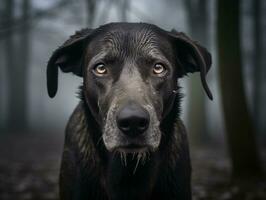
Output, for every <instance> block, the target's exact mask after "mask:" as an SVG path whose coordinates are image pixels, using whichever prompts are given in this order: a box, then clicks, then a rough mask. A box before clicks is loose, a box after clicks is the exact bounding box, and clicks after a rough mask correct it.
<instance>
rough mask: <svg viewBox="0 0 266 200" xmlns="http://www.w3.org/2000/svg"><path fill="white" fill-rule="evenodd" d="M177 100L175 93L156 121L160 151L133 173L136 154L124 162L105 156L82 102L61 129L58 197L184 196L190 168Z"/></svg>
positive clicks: (188, 194) (187, 196)
mask: <svg viewBox="0 0 266 200" xmlns="http://www.w3.org/2000/svg"><path fill="white" fill-rule="evenodd" d="M179 101H180V97H179V96H177V97H176V100H175V104H174V106H173V109H172V110H171V112H170V113H169V114H168V116H167V117H166V118H165V119H164V121H163V123H162V124H161V129H162V131H163V136H162V141H161V144H160V147H159V151H158V152H157V153H155V154H153V155H149V158H146V159H148V160H146V162H144V163H139V166H138V167H139V168H138V170H137V171H134V169H135V167H136V166H135V164H136V163H135V162H134V159H136V158H137V156H136V157H135V158H134V159H133V157H132V156H133V155H126V156H127V159H128V160H127V164H126V165H127V166H125V160H124V158H122V159H121V157H120V155H115V156H114V157H109V156H110V155H108V154H109V153H108V152H107V151H106V149H105V148H104V144H103V143H102V141H101V132H100V128H99V127H97V123H96V121H95V120H94V118H93V117H92V115H91V113H90V110H89V109H88V107H87V106H86V103H84V101H83V100H82V101H81V102H80V103H79V105H78V106H77V108H76V109H75V111H74V113H73V114H72V116H71V118H70V120H69V123H68V126H67V129H66V138H65V147H64V152H63V160H62V165H61V173H60V196H61V199H64V200H67V199H84V200H85V199H95V200H97V199H103V200H109V199H125V200H126V199H127V200H130V199H139V200H141V199H155V200H156V199H158V200H159V199H183V200H189V199H190V198H191V191H190V173H191V167H190V161H189V152H188V144H187V138H186V132H185V129H184V126H183V123H182V122H181V120H180V119H179V118H178V115H179V107H178V106H179ZM123 156H124V155H123ZM125 167H126V168H125ZM112 177H115V178H112ZM110 180H112V181H113V180H116V182H112V183H110V182H108V181H110ZM121 181H122V183H121ZM110 186H111V187H110ZM132 188H134V190H132ZM117 190H119V192H118V191H117ZM147 194H149V196H146V195H147ZM110 197H111V198H110Z"/></svg>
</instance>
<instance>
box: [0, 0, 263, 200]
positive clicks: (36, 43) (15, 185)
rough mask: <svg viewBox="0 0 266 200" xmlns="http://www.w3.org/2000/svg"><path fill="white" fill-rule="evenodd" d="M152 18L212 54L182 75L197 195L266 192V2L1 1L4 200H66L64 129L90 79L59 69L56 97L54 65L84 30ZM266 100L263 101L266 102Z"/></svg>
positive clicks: (0, 187) (0, 176) (0, 191)
mask: <svg viewBox="0 0 266 200" xmlns="http://www.w3.org/2000/svg"><path fill="white" fill-rule="evenodd" d="M119 21H127V22H147V23H152V24H156V25H158V26H160V27H161V28H164V29H167V30H171V29H172V28H175V29H176V30H178V31H183V32H185V33H187V34H188V35H189V36H191V37H192V38H193V39H195V40H197V41H199V42H200V43H201V44H202V45H204V46H205V47H207V48H208V49H209V51H210V52H211V54H212V57H213V65H212V68H211V70H210V72H209V73H208V76H207V78H208V83H209V86H210V88H211V90H212V93H213V96H214V100H213V101H210V100H209V99H208V98H207V96H206V95H205V93H204V91H203V88H202V86H201V82H200V79H199V74H197V73H196V74H193V75H192V74H191V75H189V76H188V77H185V78H183V79H182V80H181V83H180V84H181V86H182V92H183V93H184V98H183V105H182V116H181V117H182V119H183V120H184V121H185V124H186V127H187V129H188V131H189V140H190V143H191V154H192V167H193V185H192V186H193V198H194V199H215V200H217V199H223V200H226V199H228V200H231V199H239V200H245V199H247V200H251V199H256V200H258V199H259V200H260V199H261V200H262V199H266V181H265V179H264V171H265V168H266V150H265V144H266V123H265V122H266V121H265V118H266V106H265V102H266V78H265V77H266V67H265V66H266V56H265V55H266V54H265V53H266V34H265V33H266V32H265V31H266V1H264V0H242V1H241V0H234V1H230V0H209V1H208V0H156V1H154V0H134V1H133V0H46V1H42V0H1V2H0V199H1V200H6V199H12V200H13V199H34V200H38V199H41V200H44V199H51V200H55V199H58V189H57V183H58V173H59V165H60V156H61V152H62V146H63V140H64V128H65V125H66V123H67V120H68V118H69V116H70V115H71V112H72V111H73V109H74V108H75V106H76V105H77V103H78V101H79V99H78V98H77V88H78V86H79V85H80V84H81V82H82V80H81V79H80V78H78V77H75V76H74V75H72V74H63V73H61V74H60V75H59V91H58V93H57V96H56V97H55V98H54V99H50V98H49V97H48V95H47V89H46V76H45V75H46V64H47V61H48V59H49V57H50V56H51V54H52V52H53V51H54V50H55V49H56V48H57V47H58V46H59V45H61V44H62V43H63V42H64V41H65V40H66V39H67V38H68V37H69V36H70V35H71V34H73V33H74V32H75V31H76V30H79V29H81V28H84V27H92V28H96V27H98V26H99V25H102V24H105V23H108V22H119ZM263 102H264V103H263Z"/></svg>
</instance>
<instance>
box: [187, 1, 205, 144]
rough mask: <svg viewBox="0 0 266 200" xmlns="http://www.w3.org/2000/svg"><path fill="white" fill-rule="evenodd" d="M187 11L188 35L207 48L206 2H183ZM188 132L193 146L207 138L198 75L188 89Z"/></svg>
mask: <svg viewBox="0 0 266 200" xmlns="http://www.w3.org/2000/svg"><path fill="white" fill-rule="evenodd" d="M184 3H185V6H186V10H187V19H188V20H187V21H188V27H189V33H190V35H191V37H192V39H194V40H198V41H199V42H200V43H201V44H203V45H204V46H208V41H207V40H208V35H209V33H208V31H209V26H208V12H207V6H208V1H207V0H184ZM188 89H189V91H188V97H189V103H188V130H189V134H190V135H191V141H192V144H193V145H200V144H202V143H204V141H206V140H207V138H208V135H209V134H208V130H207V123H206V120H207V116H206V106H205V102H206V98H205V93H204V92H203V90H202V86H201V84H200V77H199V76H198V75H196V76H191V77H190V79H189V87H188Z"/></svg>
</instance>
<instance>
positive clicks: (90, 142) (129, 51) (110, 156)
mask: <svg viewBox="0 0 266 200" xmlns="http://www.w3.org/2000/svg"><path fill="white" fill-rule="evenodd" d="M113 30H115V31H117V32H116V34H117V33H121V35H120V34H118V36H108V34H111V35H112V33H113V32H112V31H113ZM128 30H129V31H130V32H128V33H130V34H125V33H126V32H127V31H128ZM143 30H144V31H143ZM134 34H135V35H137V36H136V38H135V39H136V40H139V41H138V42H137V43H135V45H136V44H137V45H140V44H141V45H143V46H141V47H139V48H140V49H142V50H143V51H146V50H145V48H146V49H147V48H148V47H149V48H155V49H156V48H157V49H160V51H162V52H163V54H162V55H164V56H165V57H166V58H167V59H168V61H169V62H170V64H171V71H172V72H174V74H172V75H171V79H165V80H164V81H162V83H160V84H158V83H156V87H158V88H157V89H156V91H157V93H156V96H152V94H150V93H149V89H148V90H147V91H146V92H145V94H144V95H142V96H141V98H143V99H144V100H143V99H142V100H140V102H142V103H146V102H145V98H148V97H147V96H152V98H151V99H152V100H153V101H152V104H153V106H154V107H155V110H156V115H158V116H159V117H158V118H159V120H160V126H159V128H160V132H161V139H160V144H159V146H158V148H156V149H155V150H154V151H151V153H150V157H149V159H146V160H145V162H143V163H142V164H140V165H139V167H138V169H137V170H136V171H135V170H134V168H135V166H136V160H135V159H134V157H133V154H127V155H126V159H127V163H124V164H123V159H122V160H121V159H120V157H119V155H117V154H115V153H114V152H112V151H111V152H110V150H107V149H108V148H106V145H105V144H104V142H103V140H102V136H103V126H104V123H106V122H105V120H104V119H103V115H104V116H105V114H106V113H107V112H108V109H109V108H110V106H111V105H110V104H112V101H111V100H110V99H113V97H112V96H110V95H111V94H110V93H109V94H108V95H107V97H106V98H105V99H104V100H99V99H100V98H102V97H99V96H97V91H95V90H102V91H98V93H99V92H100V93H101V94H102V96H103V95H105V93H106V92H105V93H104V91H105V90H106V89H102V87H104V84H106V83H105V82H103V80H100V81H101V82H99V81H98V82H97V80H96V82H97V85H93V86H91V84H92V83H91V81H92V79H91V78H88V77H89V76H90V75H88V74H87V73H88V70H87V66H88V62H89V60H90V59H92V58H93V55H92V52H91V51H92V50H91V49H90V48H91V47H92V46H93V42H95V43H96V44H99V45H100V42H101V38H103V37H105V38H106V37H107V36H108V37H110V38H111V39H110V40H109V41H111V42H113V43H115V47H116V48H115V49H114V50H113V51H116V50H117V52H116V53H117V54H121V55H120V58H122V59H125V60H127V59H129V58H132V55H134V56H133V57H134V58H138V57H139V56H142V55H139V54H140V52H141V50H138V49H137V48H136V47H138V46H135V48H132V44H130V42H129V40H130V39H132V38H127V37H130V36H132V35H134ZM153 34H155V35H156V36H153ZM139 35H141V38H140V36H139ZM156 37H157V38H158V37H159V38H160V39H161V40H159V39H158V40H156ZM154 38H155V40H154V41H152V42H151V41H150V40H152V39H154ZM108 39H109V38H108ZM133 39H134V38H133ZM156 42H157V43H156ZM91 43H92V44H91ZM91 45H92V46H91ZM145 45H146V46H145ZM147 45H148V47H147ZM149 45H150V46H149ZM154 45H155V46H154ZM156 45H157V46H156ZM93 48H94V50H95V51H96V52H97V51H98V50H97V45H94V46H93ZM99 48H100V47H99ZM101 48H104V47H101ZM84 49H85V50H84ZM121 49H122V50H121ZM99 51H100V50H99ZM147 51H149V50H147ZM121 52H122V53H121ZM177 52H178V53H177ZM113 53H114V52H113ZM122 54H123V55H122ZM176 54H178V55H176ZM84 55H86V56H84ZM143 55H144V53H143ZM56 65H58V66H59V67H60V69H61V70H62V71H63V72H73V73H74V74H76V75H79V76H83V77H84V85H83V86H82V87H81V89H80V97H81V102H80V103H79V105H78V106H77V108H76V109H75V111H74V113H73V114H72V116H71V118H70V120H69V122H68V125H67V128H66V138H65V145H64V152H63V158H62V163H61V171H60V198H61V199H64V200H68V199H69V200H70V199H71V200H74V199H75V200H78V199H79V200H82V199H84V200H85V199H93V200H100V199H102V200H131V199H132V200H133V199H138V200H142V199H143V200H145V199H146V200H147V199H153V200H162V199H182V200H190V199H191V189H190V176H191V166H190V158H189V150H188V142H187V136H186V131H185V128H184V126H183V123H182V121H181V120H180V119H179V113H180V111H179V110H180V108H179V106H180V100H181V97H180V92H179V88H178V84H177V81H176V79H177V78H180V77H182V76H183V75H185V74H187V73H189V72H195V71H200V73H201V79H202V84H203V87H204V89H205V90H206V92H207V94H208V96H209V97H210V98H212V96H211V93H210V91H209V88H208V86H207V84H206V80H205V75H206V73H207V71H208V69H209V68H210V65H211V58H210V55H209V53H208V52H207V51H206V49H204V48H203V47H201V46H200V45H199V44H198V43H196V42H194V41H192V40H191V39H189V38H188V37H187V36H185V35H184V34H183V33H179V32H176V31H172V32H167V31H164V30H162V29H160V28H158V27H156V26H154V25H149V24H129V23H114V24H109V25H105V26H103V27H100V28H98V29H96V30H89V29H85V30H82V31H81V32H77V33H76V34H75V35H74V36H72V37H71V38H70V39H69V40H68V41H67V42H66V43H65V44H64V45H63V46H62V47H60V48H59V49H57V50H56V51H55V53H54V54H53V56H52V57H51V59H50V61H49V63H48V69H47V76H48V92H49V95H50V96H51V97H53V96H54V95H55V93H56V91H57V74H58V69H57V66H56ZM120 65H121V64H120ZM132 66H133V65H132ZM174 66H179V68H176V67H174ZM135 68H136V67H135ZM136 69H137V68H136ZM138 69H139V68H138ZM118 73H121V71H116V72H115V74H113V75H112V78H113V83H112V84H114V83H115V82H117V81H119V80H120V77H119V76H122V75H118ZM128 73H131V72H128ZM132 73H133V72H132ZM145 73H146V72H145V71H143V72H141V75H142V78H143V79H145V75H144V74H145ZM116 76H117V78H116ZM169 76H170V75H169ZM125 77H127V74H126V75H125ZM129 77H130V76H129ZM133 78H134V77H133ZM144 82H145V81H144ZM145 84H146V82H145ZM159 85H160V87H159ZM114 87H116V88H115V89H113V90H111V93H115V92H116V91H120V90H118V89H121V88H120V87H124V86H123V85H121V84H119V82H118V83H117V84H116V85H115V84H114ZM117 87H118V89H117ZM172 91H174V92H172ZM136 94H137V93H136ZM112 95H115V94H112ZM125 98H126V97H125ZM96 99H98V105H97V103H96ZM155 99H157V100H155ZM99 102H100V103H99ZM98 106H100V107H98ZM157 110H158V111H157ZM151 125H152V124H151ZM120 142H121V141H120ZM122 144H123V143H122ZM133 171H134V173H132V172H133Z"/></svg>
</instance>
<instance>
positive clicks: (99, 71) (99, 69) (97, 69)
mask: <svg viewBox="0 0 266 200" xmlns="http://www.w3.org/2000/svg"><path fill="white" fill-rule="evenodd" d="M93 72H94V73H95V74H96V75H100V76H101V75H105V74H106V73H107V69H106V67H105V66H104V64H103V63H100V64H97V65H96V66H95V67H94V68H93Z"/></svg>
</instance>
